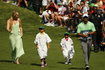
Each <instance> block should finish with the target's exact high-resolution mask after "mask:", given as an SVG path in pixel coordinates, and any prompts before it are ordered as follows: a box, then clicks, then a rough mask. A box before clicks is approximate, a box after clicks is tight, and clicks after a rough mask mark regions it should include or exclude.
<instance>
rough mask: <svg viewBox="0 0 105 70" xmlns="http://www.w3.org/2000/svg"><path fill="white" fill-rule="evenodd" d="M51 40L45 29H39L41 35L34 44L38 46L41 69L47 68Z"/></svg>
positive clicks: (38, 35) (37, 36) (41, 27)
mask: <svg viewBox="0 0 105 70" xmlns="http://www.w3.org/2000/svg"><path fill="white" fill-rule="evenodd" d="M50 42H51V39H50V37H49V36H48V34H46V33H45V31H44V27H43V26H40V27H39V33H38V34H37V35H36V38H35V41H34V43H35V44H36V47H37V51H38V54H39V57H40V60H41V67H45V66H46V65H47V63H46V57H47V51H48V49H47V47H48V48H50Z"/></svg>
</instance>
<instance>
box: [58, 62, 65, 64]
mask: <svg viewBox="0 0 105 70" xmlns="http://www.w3.org/2000/svg"><path fill="white" fill-rule="evenodd" d="M57 63H60V64H65V63H64V62H57Z"/></svg>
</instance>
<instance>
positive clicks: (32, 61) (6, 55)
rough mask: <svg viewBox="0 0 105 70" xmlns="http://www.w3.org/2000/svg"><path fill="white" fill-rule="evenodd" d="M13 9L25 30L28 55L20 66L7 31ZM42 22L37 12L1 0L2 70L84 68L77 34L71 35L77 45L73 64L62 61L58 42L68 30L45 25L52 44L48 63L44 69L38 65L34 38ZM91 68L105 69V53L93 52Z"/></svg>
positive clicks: (0, 46)
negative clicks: (14, 62)
mask: <svg viewBox="0 0 105 70" xmlns="http://www.w3.org/2000/svg"><path fill="white" fill-rule="evenodd" d="M13 10H18V11H19V12H20V17H21V19H22V25H23V30H24V36H23V43H24V50H25V55H23V56H22V57H21V59H20V60H21V63H22V64H20V65H16V64H13V63H12V62H11V58H10V57H11V56H10V50H11V48H10V46H9V45H10V44H9V39H8V37H9V33H8V32H7V31H6V21H7V19H8V18H10V16H11V13H12V11H13ZM40 25H42V24H41V23H40V18H39V17H38V16H37V15H36V14H35V13H34V12H32V11H29V10H27V9H24V8H19V7H17V6H13V5H10V4H5V3H2V2H0V70H84V59H83V55H82V50H81V44H80V42H79V40H78V39H77V37H75V36H71V37H72V39H73V41H74V47H75V55H74V58H73V59H72V65H65V64H63V63H64V58H63V56H62V52H61V50H60V47H59V43H60V40H61V38H62V37H63V34H64V32H65V31H66V29H64V28H59V27H46V26H45V31H46V32H47V33H48V34H49V36H50V37H51V39H52V43H51V48H50V49H49V51H48V58H47V63H48V66H47V67H45V68H41V67H40V66H39V64H40V60H39V56H38V55H37V50H36V48H35V45H34V43H33V41H34V38H35V35H36V34H37V33H38V27H39V26H40ZM90 70H105V52H102V51H100V52H98V53H94V52H92V53H91V58H90Z"/></svg>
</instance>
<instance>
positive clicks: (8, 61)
mask: <svg viewBox="0 0 105 70" xmlns="http://www.w3.org/2000/svg"><path fill="white" fill-rule="evenodd" d="M0 62H7V63H12V60H0Z"/></svg>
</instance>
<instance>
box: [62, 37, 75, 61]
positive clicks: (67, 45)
mask: <svg viewBox="0 0 105 70" xmlns="http://www.w3.org/2000/svg"><path fill="white" fill-rule="evenodd" d="M60 45H61V47H62V48H63V56H64V58H68V59H72V58H73V56H74V52H75V51H74V47H73V41H72V39H71V38H70V37H69V38H68V40H66V39H65V38H63V39H62V40H61V43H60Z"/></svg>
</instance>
